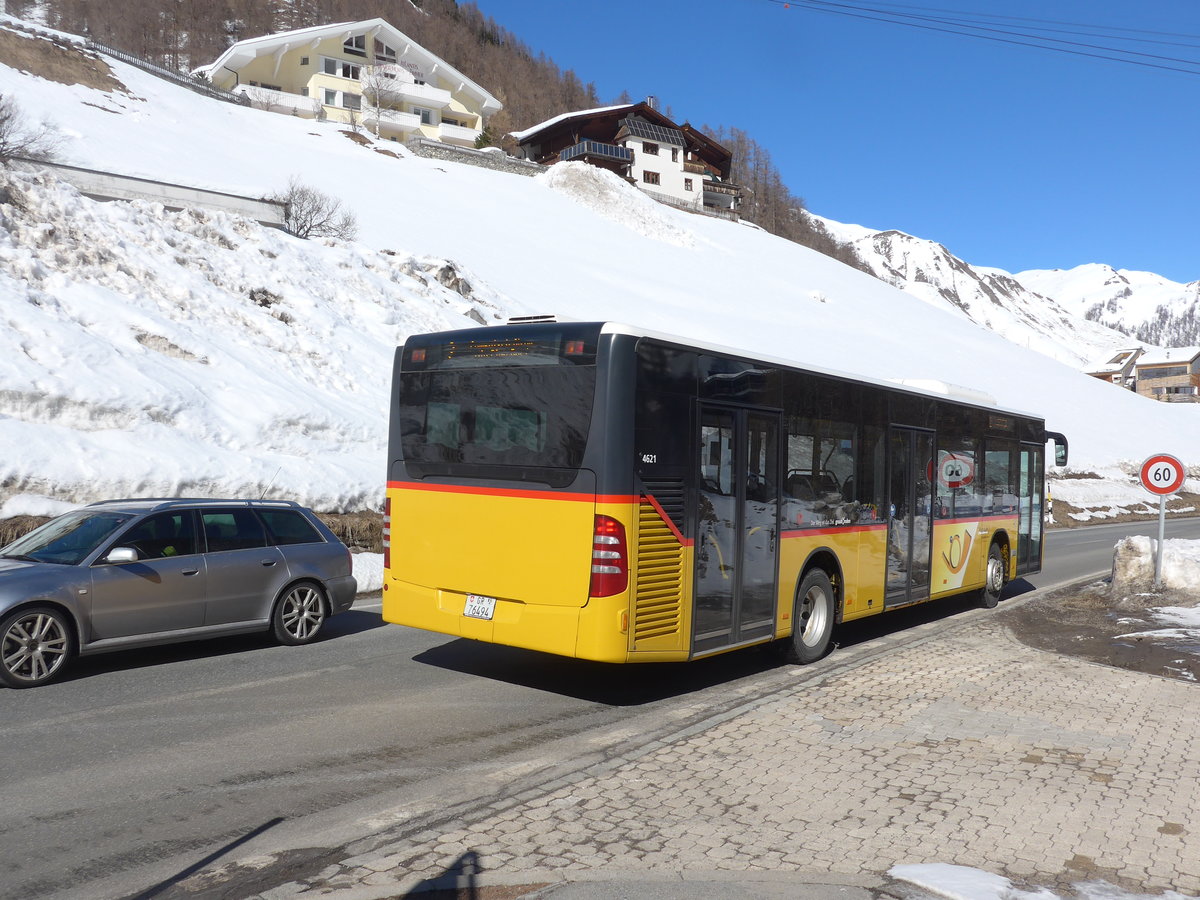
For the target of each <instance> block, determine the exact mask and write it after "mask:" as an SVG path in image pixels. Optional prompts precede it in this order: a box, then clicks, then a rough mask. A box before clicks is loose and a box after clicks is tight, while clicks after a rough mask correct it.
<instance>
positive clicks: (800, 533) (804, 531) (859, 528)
mask: <svg viewBox="0 0 1200 900" xmlns="http://www.w3.org/2000/svg"><path fill="white" fill-rule="evenodd" d="M886 528H887V522H882V523H880V524H878V525H834V526H832V527H828V528H787V529H784V531H783V536H784V537H785V538H794V537H811V536H820V535H826V534H860V533H861V532H864V531H882V530H884V529H886Z"/></svg>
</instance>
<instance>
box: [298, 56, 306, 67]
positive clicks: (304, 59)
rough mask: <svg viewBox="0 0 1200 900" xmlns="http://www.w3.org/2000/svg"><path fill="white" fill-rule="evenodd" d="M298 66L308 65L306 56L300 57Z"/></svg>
mask: <svg viewBox="0 0 1200 900" xmlns="http://www.w3.org/2000/svg"><path fill="white" fill-rule="evenodd" d="M300 65H302V66H307V65H308V57H307V56H302V57H300Z"/></svg>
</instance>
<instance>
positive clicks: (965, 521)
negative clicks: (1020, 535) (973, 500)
mask: <svg viewBox="0 0 1200 900" xmlns="http://www.w3.org/2000/svg"><path fill="white" fill-rule="evenodd" d="M1016 517H1017V514H1016V512H1011V513H1001V514H1000V515H997V516H964V517H963V518H961V519H934V520H933V524H934V525H970V524H971V523H972V522H996V521H1001V520H1003V521H1010V522H1011V521H1012V520H1013V519H1015V518H1016Z"/></svg>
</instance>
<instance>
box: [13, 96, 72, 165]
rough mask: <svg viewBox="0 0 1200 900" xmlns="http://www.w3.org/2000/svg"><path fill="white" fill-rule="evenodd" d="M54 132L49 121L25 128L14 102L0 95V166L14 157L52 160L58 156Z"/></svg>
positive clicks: (21, 114)
mask: <svg viewBox="0 0 1200 900" xmlns="http://www.w3.org/2000/svg"><path fill="white" fill-rule="evenodd" d="M58 146H59V134H58V130H57V129H56V128H55V127H54V126H53V125H52V124H51V123H49V122H41V123H40V124H38V125H29V124H27V123H26V121H25V114H24V113H23V112H21V108H20V107H19V106H17V101H15V100H14V99H13V98H12V97H10V96H8V95H6V94H0V163H7V162H8V161H9V160H10V159H12V158H13V157H16V156H23V157H25V158H26V159H40V160H46V161H49V160H52V159H54V158H55V157H56V156H57V155H58Z"/></svg>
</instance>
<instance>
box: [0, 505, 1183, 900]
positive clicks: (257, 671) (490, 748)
mask: <svg viewBox="0 0 1200 900" xmlns="http://www.w3.org/2000/svg"><path fill="white" fill-rule="evenodd" d="M1156 529H1157V524H1156V523H1144V524H1136V525H1111V526H1093V527H1090V528H1087V529H1079V530H1072V531H1058V532H1052V533H1050V534H1049V535H1048V544H1047V554H1046V565H1045V568H1044V571H1043V572H1042V573H1041V574H1039V575H1036V576H1032V577H1030V578H1029V579H1028V580H1023V581H1020V582H1017V583H1016V584H1014V585H1013V586H1012V593H1014V594H1018V593H1022V592H1028V591H1030V590H1034V589H1038V588H1052V587H1057V586H1059V585H1061V584H1064V583H1068V582H1071V581H1076V580H1080V579H1083V578H1088V577H1092V576H1094V575H1097V574H1101V573H1104V572H1106V571H1107V570H1108V568H1109V567H1110V565H1111V560H1112V546H1113V544H1114V542H1115V541H1116V540H1117V538H1118V537H1119V536H1120V535H1122V534H1126V533H1145V534H1152V535H1153V534H1156V533H1157V532H1156ZM1168 529H1169V530H1168V536H1170V537H1191V538H1200V519H1192V520H1180V521H1175V522H1171V523H1168ZM974 605H975V604H974V603H973V602H972V601H970V600H968V599H963V598H956V599H953V600H950V601H943V602H939V603H935V604H926V605H923V606H920V607H916V608H913V609H910V610H900V611H898V612H894V613H891V614H889V615H887V616H878V617H873V618H872V619H870V620H867V621H866V622H860V623H855V624H853V625H850V626H846V627H845V628H843V629H841V630H840V631H839V632H838V634H837V635H835V638H836V639H837V640H838V641H839V643H840V644H841V647H842V648H853V647H854V646H855V645H856V644H866V643H867V642H870V641H873V640H875V639H876V638H878V637H880V636H881V635H888V634H895V633H898V632H903V631H904V630H905V629H910V628H913V627H915V626H916V625H919V624H922V623H924V622H928V621H931V620H934V619H937V618H943V617H947V616H954V615H958V614H961V613H963V612H964V611H966V610H970V609H973V608H974ZM329 625H330V631H329V635H328V637H327V638H326V639H325V640H323V641H321V642H319V643H317V644H314V645H311V646H308V647H277V646H274V645H272V644H271V643H270V642H269V640H267V639H266V638H265V637H262V638H259V637H241V638H235V639H224V640H218V641H207V642H200V643H194V644H185V645H175V646H171V647H165V648H160V649H155V650H143V651H130V652H125V653H121V654H112V655H105V656H98V657H91V658H88V659H84V660H81V661H79V662H78V663H77V665H76V666H75V667H74V669H73V670H72V671H71V673H70V674H69V675H68V677H67V678H66V679H65V680H63V681H60V682H57V683H55V684H51V685H47V686H45V687H42V688H37V689H33V690H26V691H14V690H0V754H2V757H0V758H3V760H4V765H3V769H2V771H0V796H2V797H3V798H4V802H3V803H0V847H2V848H3V850H2V851H0V897H4V898H9V897H11V898H17V897H21V898H25V897H32V896H37V897H50V896H58V897H64V898H66V897H88V898H97V897H105V896H111V897H125V896H133V895H139V894H140V896H144V897H149V896H154V895H155V894H156V893H157V890H156V888H155V886H163V885H167V884H169V883H171V882H172V881H173V880H174V879H176V878H177V877H178V876H179V875H180V874H181V873H184V872H186V871H188V870H189V869H190V868H192V867H198V866H200V865H201V864H204V863H210V864H211V863H213V862H220V860H221V858H222V855H223V854H224V855H227V854H232V853H233V852H234V850H235V849H237V850H238V852H242V853H244V852H245V851H246V850H247V848H249V849H251V850H253V849H255V848H262V849H263V850H266V849H271V848H275V847H315V846H333V845H334V844H337V843H344V842H346V841H349V840H352V839H353V838H354V837H356V836H357V835H358V834H360V833H361V832H363V831H364V830H366V829H367V828H368V827H371V826H374V825H380V824H391V823H394V822H396V821H397V820H402V819H403V817H404V816H406V815H411V814H416V813H417V812H420V811H428V810H430V809H436V808H437V806H438V804H439V803H440V802H443V801H444V800H445V798H448V797H451V796H455V797H461V796H463V795H464V794H469V793H470V792H471V791H472V790H474V789H475V787H476V786H478V787H479V789H480V791H481V792H482V791H483V790H484V788H485V787H487V786H490V787H491V788H495V787H496V786H497V785H500V786H503V785H504V784H506V783H507V782H509V781H511V780H516V779H519V778H520V777H521V775H522V774H524V773H527V772H530V771H535V770H538V769H539V768H540V767H545V766H547V765H549V764H551V763H553V762H555V760H554V759H552V758H551V757H563V756H566V755H571V754H586V753H594V752H598V751H602V749H603V746H604V741H605V740H606V739H609V738H611V737H612V736H613V735H619V734H621V733H622V732H624V733H628V732H629V731H631V730H636V729H639V728H643V727H645V726H646V724H647V723H650V722H661V721H663V719H664V718H670V717H672V716H676V717H678V716H680V715H682V712H681V710H682V709H683V708H684V707H685V706H690V707H692V708H695V707H697V706H704V705H706V704H708V703H709V702H710V701H711V702H718V701H720V702H732V701H731V700H730V698H735V699H736V695H737V693H738V690H739V685H742V686H752V685H753V683H754V682H755V680H756V679H761V678H762V677H763V676H764V675H766V674H767V673H771V672H772V671H774V670H775V669H776V667H777V666H778V663H777V662H776V661H775V659H774V658H773V657H771V656H769V655H768V654H765V653H761V652H755V651H747V652H742V653H735V654H728V655H726V656H721V657H716V658H713V659H709V660H703V661H700V662H697V663H691V664H688V665H657V666H655V665H636V666H624V667H608V666H603V665H599V664H592V663H586V662H581V661H577V660H567V659H560V658H557V657H551V656H545V655H542V654H537V653H530V652H526V651H521V650H514V649H511V648H504V647H494V646H489V645H480V644H474V643H471V642H467V641H460V640H454V639H449V638H447V637H445V636H443V635H435V634H428V633H425V632H420V631H414V630H411V629H407V628H402V627H399V626H391V625H383V624H382V622H381V620H380V618H379V600H378V596H377V595H376V596H374V597H362V598H359V601H358V603H357V604H356V606H355V608H354V609H353V610H352V611H350V612H349V613H347V614H344V615H342V616H339V617H336V618H334V619H332V620H331V621H330V623H329ZM839 652H842V653H846V652H850V649H843V650H835V651H834V653H833V654H832V655H831V657H830V659H832V660H836V658H837V656H838V653H839ZM823 662H825V661H823ZM818 665H821V664H818Z"/></svg>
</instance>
